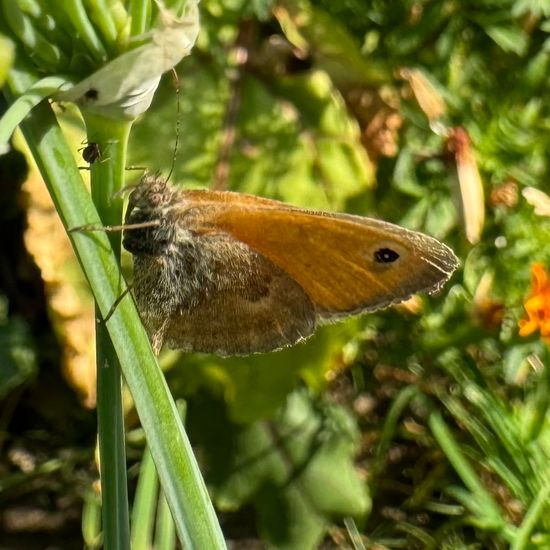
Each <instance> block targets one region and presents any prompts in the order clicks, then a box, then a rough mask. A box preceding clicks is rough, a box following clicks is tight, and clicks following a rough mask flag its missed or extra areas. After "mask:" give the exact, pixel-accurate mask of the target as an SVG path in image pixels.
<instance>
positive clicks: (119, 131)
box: [86, 117, 131, 549]
mask: <svg viewBox="0 0 550 550" xmlns="http://www.w3.org/2000/svg"><path fill="white" fill-rule="evenodd" d="M86 127H87V131H88V136H93V139H94V142H96V143H97V144H98V145H99V147H100V150H105V148H106V147H107V146H109V155H108V159H106V160H105V161H104V162H96V163H94V164H92V166H91V189H92V198H93V201H94V203H95V205H96V208H97V211H98V213H99V215H100V217H101V219H102V221H103V223H105V224H111V223H120V221H121V218H122V200H120V199H119V200H115V201H112V200H111V197H112V196H113V195H114V193H116V191H118V190H119V189H120V188H121V187H122V184H123V178H124V165H125V163H126V147H127V143H128V135H129V132H130V128H131V124H130V123H128V122H113V121H108V120H104V119H99V118H96V117H87V118H86ZM108 236H109V240H110V241H111V246H112V247H113V250H114V252H115V256H116V257H117V259H118V260H120V243H121V234H120V232H118V233H116V232H115V233H109V234H108ZM97 318H99V319H101V315H99V312H98V315H97ZM96 357H97V424H98V434H99V454H100V464H101V493H102V499H103V508H102V511H103V533H104V545H105V548H107V549H108V548H117V549H118V548H129V547H130V539H129V537H130V533H129V514H128V489H127V485H128V484H127V476H126V449H125V439H124V416H123V405H122V380H121V375H120V364H119V361H118V357H117V353H116V350H115V348H114V347H113V344H112V342H111V339H110V337H109V333H108V331H107V328H106V326H105V322H104V321H103V320H99V321H97V322H96Z"/></svg>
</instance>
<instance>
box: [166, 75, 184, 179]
mask: <svg viewBox="0 0 550 550" xmlns="http://www.w3.org/2000/svg"><path fill="white" fill-rule="evenodd" d="M172 75H173V77H174V84H175V86H176V98H177V101H176V141H175V142H174V154H173V156H172V166H171V167H170V172H169V173H168V177H167V178H166V181H170V178H171V177H172V174H173V172H174V168H175V166H176V157H177V154H178V146H179V141H180V102H181V99H180V91H181V87H180V79H179V77H178V73H177V72H176V69H172Z"/></svg>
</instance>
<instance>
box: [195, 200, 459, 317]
mask: <svg viewBox="0 0 550 550" xmlns="http://www.w3.org/2000/svg"><path fill="white" fill-rule="evenodd" d="M195 193H196V192H195ZM242 197H244V198H242V200H240V198H241V195H240V194H236V193H215V192H202V195H201V196H200V197H199V195H198V194H195V198H194V199H193V196H192V195H190V196H189V197H187V198H188V200H189V201H190V202H191V203H193V202H195V201H196V202H195V204H200V203H202V208H201V210H202V212H201V214H202V215H201V217H200V219H201V226H202V227H200V228H199V227H197V228H194V229H195V230H198V231H199V232H201V231H204V232H208V231H220V230H221V231H223V232H225V233H227V234H229V235H231V236H232V237H233V238H235V239H237V240H238V241H241V242H243V243H245V244H247V245H248V246H250V247H251V248H252V249H253V250H255V251H256V252H258V253H260V254H262V255H263V256H265V257H266V258H268V259H269V260H271V261H272V262H273V263H274V264H275V265H277V266H278V267H280V268H281V269H283V270H284V271H285V272H286V273H287V274H288V275H289V276H290V277H291V278H292V279H294V280H295V281H296V282H298V283H299V284H300V286H301V287H302V288H303V289H304V290H305V292H306V293H307V295H308V296H309V297H310V299H311V300H312V302H313V303H314V304H315V308H316V311H317V314H318V315H320V316H321V317H323V318H329V319H330V318H337V317H339V316H345V315H349V314H353V313H359V312H361V311H369V310H374V309H378V308H381V307H385V306H388V305H390V304H393V303H398V302H401V301H403V300H405V299H407V298H408V297H410V296H411V295H412V294H414V293H416V292H420V291H425V292H433V291H436V290H438V289H439V288H440V287H441V285H442V284H443V283H444V282H445V281H446V280H447V279H448V278H449V277H450V275H451V274H452V272H453V271H454V270H455V268H456V267H457V265H458V261H457V258H456V256H455V255H454V253H453V252H452V250H451V249H450V248H448V247H447V246H446V245H444V244H442V243H440V242H439V241H437V240H436V239H434V238H432V237H429V236H427V235H424V234H422V233H417V232H413V231H408V230H406V229H403V228H401V227H398V226H395V225H392V224H389V223H386V222H383V221H380V220H375V219H371V218H364V217H360V216H352V215H347V214H330V213H324V212H313V211H307V210H303V209H299V208H294V207H289V206H287V205H285V204H283V203H279V202H277V201H270V200H267V199H258V200H257V201H255V197H251V196H249V195H244V196H242Z"/></svg>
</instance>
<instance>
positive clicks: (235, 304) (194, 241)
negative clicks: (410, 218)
mask: <svg viewBox="0 0 550 550" xmlns="http://www.w3.org/2000/svg"><path fill="white" fill-rule="evenodd" d="M123 246H124V247H125V248H126V250H128V251H129V252H131V253H132V255H133V258H134V292H135V298H136V302H137V305H138V308H139V310H140V312H141V316H142V320H143V323H144V325H145V328H146V330H147V332H148V334H149V337H150V338H151V341H152V344H153V348H154V350H155V351H156V352H157V353H158V352H159V351H160V349H161V347H162V345H163V344H167V345H168V346H169V347H172V348H179V349H183V350H187V351H199V352H208V353H215V354H218V355H241V354H250V353H259V352H267V351H272V350H276V349H279V348H282V347H285V346H290V345H292V344H295V343H296V342H299V341H301V340H304V339H306V338H307V337H308V336H310V335H311V334H313V332H314V331H315V327H316V325H317V324H318V323H323V322H331V321H335V320H338V319H341V318H343V317H346V316H348V315H355V314H358V313H363V312H367V311H373V310H375V309H378V308H382V307H386V306H389V305H391V304H395V303H398V302H401V301H403V300H405V299H407V298H408V297H409V296H411V294H414V293H416V292H420V291H425V292H434V291H436V290H438V289H439V288H440V287H441V286H442V285H443V283H444V282H445V281H446V280H447V279H448V278H449V277H450V276H451V274H452V273H453V271H454V270H455V268H456V267H457V265H458V260H457V258H456V256H455V255H454V253H453V252H452V250H451V249H450V248H449V247H447V246H446V245H444V244H442V243H440V242H439V241H437V240H436V239H434V238H432V237H428V236H426V235H423V234H422V233H417V232H413V231H409V230H407V229H403V228H401V227H398V226H396V225H392V224H390V223H386V222H383V221H380V220H375V219H371V218H365V217H361V216H353V215H350V214H333V213H329V212H318V211H313V210H306V209H302V208H297V207H294V206H290V205H287V204H284V203H281V202H278V201H275V200H268V199H264V198H260V197H256V196H251V195H246V194H242V193H233V192H227V191H199V190H194V191H185V190H181V189H176V188H174V187H172V186H170V185H169V184H168V183H167V182H166V181H165V180H163V179H162V178H160V177H159V176H151V175H146V176H144V177H143V178H142V180H141V182H140V183H139V184H138V185H137V186H136V187H135V188H134V189H133V190H132V192H131V193H130V196H129V202H128V209H127V211H126V217H125V225H124V235H123Z"/></svg>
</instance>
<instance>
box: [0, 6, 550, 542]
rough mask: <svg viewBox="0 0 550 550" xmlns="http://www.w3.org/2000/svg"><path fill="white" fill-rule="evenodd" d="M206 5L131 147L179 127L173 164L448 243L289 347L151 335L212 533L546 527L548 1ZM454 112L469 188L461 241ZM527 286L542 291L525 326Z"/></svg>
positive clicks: (473, 538)
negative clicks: (378, 302) (203, 344)
mask: <svg viewBox="0 0 550 550" xmlns="http://www.w3.org/2000/svg"><path fill="white" fill-rule="evenodd" d="M200 10H201V34H200V35H199V38H198V41H197V45H196V47H195V49H194V50H193V53H192V56H191V57H190V58H188V59H187V60H185V61H184V62H183V63H181V64H180V65H179V67H178V75H179V84H177V86H174V84H173V80H172V79H171V78H166V79H165V80H164V82H163V84H162V86H161V88H160V89H159V90H158V92H157V95H156V97H155V101H154V103H153V105H152V107H151V109H150V110H149V111H148V112H147V113H146V115H144V116H143V117H142V119H141V120H140V121H139V122H138V123H137V124H136V125H135V127H134V129H133V132H132V134H131V138H130V139H131V145H130V150H129V154H130V159H131V164H134V165H142V166H147V167H148V168H149V169H150V170H153V171H154V170H160V171H161V172H163V173H168V171H170V168H171V165H172V162H173V156H174V144H175V140H176V139H178V141H179V145H178V149H177V155H176V162H175V166H174V171H173V175H172V180H173V181H174V182H175V183H177V184H180V185H185V186H191V187H197V186H204V187H215V188H222V189H231V190H237V191H245V192H249V193H254V194H259V195H264V196H270V197H274V198H277V199H280V200H284V201H287V202H290V203H293V204H298V205H303V206H308V207H314V208H324V209H333V210H347V211H350V212H355V213H360V214H363V215H373V216H379V217H382V218H384V219H387V220H389V221H393V222H395V223H400V224H402V225H405V226H407V227H410V228H413V229H418V230H422V231H425V232H426V233H429V234H432V235H434V236H436V237H438V238H440V239H442V240H444V241H445V242H447V243H448V244H449V245H450V246H452V247H453V249H454V250H455V251H456V252H457V254H458V255H459V256H460V257H461V261H462V267H461V269H460V270H459V272H458V273H456V274H455V276H454V277H453V279H452V280H451V282H450V283H449V284H448V285H447V286H446V287H445V289H444V290H443V292H442V293H440V294H439V295H438V296H430V297H422V298H421V299H420V298H419V299H417V300H415V301H413V302H411V303H408V304H407V305H406V306H403V307H400V308H395V309H392V310H386V311H382V312H379V313H376V314H373V315H369V316H367V317H363V318H359V319H352V320H350V321H348V322H346V323H342V324H338V325H333V326H327V327H322V329H321V330H320V331H319V333H318V334H317V335H316V336H315V337H314V338H312V339H311V340H310V341H308V342H307V343H305V344H303V345H299V346H297V347H296V348H293V349H289V350H285V351H282V352H278V353H276V354H272V355H266V356H253V357H246V358H232V359H220V358H216V357H213V356H205V355H193V356H191V355H177V354H175V353H173V352H170V353H167V354H166V355H165V356H164V358H163V366H164V367H165V371H166V373H167V379H168V381H169V384H170V387H171V389H172V391H173V393H174V395H175V396H177V397H185V399H186V400H187V401H188V416H187V424H188V428H189V431H190V434H191V438H192V441H193V442H194V444H195V445H196V448H197V450H198V454H199V456H200V458H201V466H202V468H203V472H204V474H205V476H206V480H207V483H208V484H209V488H210V490H211V494H212V497H213V500H214V503H215V505H216V506H217V509H218V511H219V512H220V513H221V517H222V527H223V530H224V534H225V536H226V537H227V538H228V539H235V540H236V541H237V543H238V541H239V537H240V538H241V539H242V541H244V540H246V539H248V538H254V537H256V538H259V539H261V540H262V541H264V543H266V544H270V545H271V546H273V547H276V548H306V547H315V546H316V545H319V544H321V541H322V540H323V539H324V540H325V543H327V544H333V545H342V546H344V545H345V544H349V541H350V540H351V541H352V542H353V544H355V546H356V547H361V545H364V546H366V547H369V545H371V546H374V545H378V546H379V547H386V548H399V547H401V548H462V547H464V548H474V547H475V548H494V549H500V548H506V547H511V548H515V549H520V548H525V549H527V548H538V547H540V548H545V547H547V546H548V545H549V544H550V525H548V517H549V514H548V502H550V501H549V491H550V477H549V475H550V471H549V469H548V466H547V464H548V459H549V457H550V447H549V441H550V439H549V438H550V426H549V425H548V408H549V398H548V395H550V392H549V389H550V388H549V384H550V374H549V373H550V371H549V368H548V361H549V356H548V348H547V342H545V341H544V340H542V339H541V334H542V335H545V334H546V332H545V331H546V330H547V325H544V326H543V323H544V322H545V318H544V314H545V312H547V311H550V309H549V307H550V304H548V303H547V301H544V300H547V292H546V293H543V292H539V293H537V287H536V285H535V286H534V287H533V289H532V291H531V292H530V290H529V289H530V286H529V281H530V276H531V267H532V265H533V264H537V265H539V268H537V269H539V270H540V269H542V270H546V272H548V270H549V269H550V248H548V244H547V243H548V242H549V238H550V208H549V206H548V205H549V204H550V198H549V197H548V196H547V195H544V194H542V195H541V194H538V195H537V194H536V193H533V189H535V190H536V191H543V192H549V186H548V183H547V181H548V178H549V175H550V165H549V159H548V155H547V150H548V148H549V146H550V143H549V133H548V128H549V127H550V118H549V115H550V113H549V111H548V106H547V102H546V101H545V98H546V95H547V94H548V78H547V73H548V67H549V64H550V53H549V42H548V32H549V30H550V19H548V18H549V17H550V4H548V3H547V2H534V1H529V0H525V1H521V2H511V1H509V0H506V1H504V2H497V3H495V2H489V1H486V2H481V3H479V2H478V3H474V2H466V3H464V2H456V1H453V0H450V1H449V0H437V1H435V2H425V1H422V2H415V3H414V2H408V1H406V0H400V1H398V2H391V3H386V2H370V3H368V4H366V5H365V3H364V2H359V1H358V0H346V1H343V2H328V1H326V0H316V1H311V2H307V1H304V0H301V1H298V2H290V1H286V0H280V1H277V2H268V1H256V2H243V1H241V0H234V1H232V2H220V1H219V0H204V1H203V2H202V4H201V7H200ZM45 53H46V52H45ZM54 53H55V52H54ZM1 72H2V71H0V73H1ZM176 87H177V88H179V91H177V90H176V89H175V88H176ZM66 119H67V121H68V119H69V117H66ZM176 119H177V120H179V122H176ZM68 123H70V121H69V122H68ZM456 128H461V129H463V130H464V132H465V134H466V135H467V136H469V140H470V141H471V145H469V147H470V149H469V152H470V153H471V154H472V155H473V157H475V161H476V165H477V170H478V171H479V174H480V177H481V181H482V182H483V190H484V194H485V200H484V202H483V205H484V207H485V217H484V220H485V221H484V225H483V232H482V234H481V235H480V236H479V241H478V242H477V243H474V244H472V242H468V240H467V238H466V229H465V226H466V224H467V223H468V216H469V215H470V214H471V212H469V211H468V210H469V209H470V210H472V209H473V203H472V202H470V203H468V201H467V199H465V198H464V197H465V195H464V181H463V178H464V176H463V172H462V173H461V169H463V168H464V166H463V165H464V160H463V158H462V157H461V156H460V154H459V152H457V150H456V149H454V148H453V141H452V135H453V131H454V130H455V129H456ZM177 134H178V135H177ZM176 135H177V138H176ZM104 156H105V157H106V158H107V160H108V158H109V157H110V153H109V147H107V149H106V154H105V155H104ZM461 159H462V160H461ZM102 162H103V161H102ZM461 163H462V164H461ZM469 168H471V165H470V166H469ZM545 197H546V198H545ZM545 201H547V202H545ZM123 260H124V259H123ZM538 273H539V279H538V280H539V281H540V280H541V279H540V271H539V272H538ZM539 286H540V285H539ZM528 297H529V298H530V299H533V297H535V298H537V299H538V298H540V300H542V301H543V303H542V306H541V305H540V302H539V301H537V303H536V305H537V308H535V309H534V310H532V311H534V312H535V313H531V312H530V320H531V325H530V326H531V327H532V328H533V330H531V331H530V334H526V335H525V336H520V335H519V332H518V322H519V321H520V320H521V319H523V318H525V313H524V308H523V303H524V301H525V300H526V299H527V298H528ZM8 299H9V297H8ZM530 311H531V310H530ZM537 312H542V313H540V314H539V313H537ZM546 322H547V321H546ZM533 323H534V325H533ZM537 323H539V328H540V330H535V329H536V326H535V325H536V324H537ZM321 392H324V393H322V394H321ZM349 411H353V416H351V415H350V413H349ZM129 418H131V414H130V415H129ZM353 461H355V463H354V462H353ZM364 472H366V476H362V475H360V474H361V473H364ZM364 477H366V480H364V481H363V478H364ZM153 494H154V495H155V496H154V499H155V503H156V491H153ZM151 498H153V497H151ZM371 501H372V506H371ZM251 518H253V519H251ZM243 525H244V526H245V529H244V532H245V533H244V535H243V534H242V533H243ZM327 541H328V542H327Z"/></svg>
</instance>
